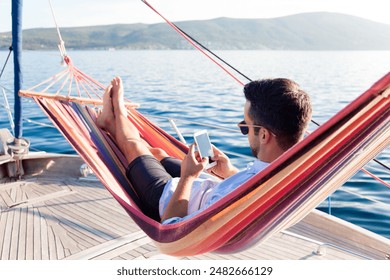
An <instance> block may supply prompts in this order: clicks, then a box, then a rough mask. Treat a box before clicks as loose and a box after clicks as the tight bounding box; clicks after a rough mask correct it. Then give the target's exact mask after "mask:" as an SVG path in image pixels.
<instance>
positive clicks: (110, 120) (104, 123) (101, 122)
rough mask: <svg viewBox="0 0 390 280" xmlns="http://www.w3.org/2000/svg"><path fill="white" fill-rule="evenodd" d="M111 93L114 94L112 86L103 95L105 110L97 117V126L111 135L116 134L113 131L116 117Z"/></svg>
mask: <svg viewBox="0 0 390 280" xmlns="http://www.w3.org/2000/svg"><path fill="white" fill-rule="evenodd" d="M111 93H112V85H111V84H110V85H109V86H108V87H107V88H106V91H105V92H104V95H103V109H102V111H101V112H100V114H99V116H98V117H97V120H96V124H97V125H98V126H99V127H100V128H102V129H104V130H107V131H108V132H110V133H111V134H115V131H113V129H114V128H115V116H114V108H113V106H112V102H111Z"/></svg>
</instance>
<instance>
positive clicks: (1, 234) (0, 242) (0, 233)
mask: <svg viewBox="0 0 390 280" xmlns="http://www.w3.org/2000/svg"><path fill="white" fill-rule="evenodd" d="M7 220H8V212H2V213H1V220H0V238H1V239H0V258H1V259H2V260H6V257H5V255H4V257H3V250H5V249H4V246H6V244H5V242H6V240H5V236H6V229H7V227H6V225H7Z"/></svg>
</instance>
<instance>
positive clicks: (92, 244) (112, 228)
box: [0, 156, 390, 260]
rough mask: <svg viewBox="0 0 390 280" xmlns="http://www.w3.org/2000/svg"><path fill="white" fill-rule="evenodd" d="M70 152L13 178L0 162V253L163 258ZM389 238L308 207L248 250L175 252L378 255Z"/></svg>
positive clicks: (271, 256) (32, 162)
mask: <svg viewBox="0 0 390 280" xmlns="http://www.w3.org/2000/svg"><path fill="white" fill-rule="evenodd" d="M81 164H82V162H81V161H80V160H79V159H76V158H75V157H65V158H57V159H56V158H50V157H48V156H45V157H43V158H41V157H37V158H30V159H28V160H25V161H24V170H25V173H26V174H29V175H26V176H24V177H23V179H22V180H20V181H16V180H12V179H9V178H7V177H6V176H5V173H6V171H5V170H4V167H2V169H0V175H2V176H1V177H3V178H2V179H0V259H2V260H62V259H78V260H79V259H103V260H109V259H120V260H122V259H125V260H129V259H170V258H172V257H170V256H165V255H162V254H160V253H159V252H158V251H157V249H156V247H155V246H154V245H153V242H152V241H151V240H150V239H149V238H148V237H147V236H146V235H145V234H144V233H143V232H142V231H141V230H140V228H139V227H138V226H137V225H136V224H134V223H133V221H132V220H131V219H130V218H129V216H128V215H127V214H126V212H125V211H124V210H123V209H122V208H121V207H120V206H119V204H118V203H117V202H116V201H115V200H114V199H113V198H112V196H111V195H110V194H109V193H108V191H107V190H106V189H105V188H104V187H103V186H102V185H101V183H100V182H98V181H96V180H93V179H92V180H89V179H85V178H79V176H78V173H77V172H76V171H75V170H78V167H79V166H80V165H81ZM0 167H1V166H0ZM389 253H390V241H389V240H387V239H385V238H383V237H380V236H377V235H375V234H373V233H370V232H368V231H365V230H363V229H361V228H359V227H356V226H353V225H350V224H349V223H346V222H344V221H340V220H339V219H336V218H333V217H329V216H328V215H326V214H323V213H320V212H318V211H313V212H312V213H311V214H309V216H307V218H305V219H304V220H303V221H301V222H300V223H298V224H297V225H295V226H293V227H292V228H290V229H288V230H286V231H284V232H281V233H278V234H276V235H275V236H273V237H272V238H270V239H269V240H267V241H265V242H264V243H262V244H259V245H257V246H255V247H253V248H251V249H249V250H246V251H243V252H240V253H237V254H229V255H220V254H215V253H208V254H204V255H198V256H192V257H186V258H183V259H201V260H207V259H221V260H224V259H229V260H232V259H245V260H250V259H263V260H280V259H287V260H306V259H321V260H324V259H329V260H335V259H344V260H354V259H365V258H369V259H386V254H389Z"/></svg>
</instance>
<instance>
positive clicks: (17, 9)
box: [12, 0, 23, 139]
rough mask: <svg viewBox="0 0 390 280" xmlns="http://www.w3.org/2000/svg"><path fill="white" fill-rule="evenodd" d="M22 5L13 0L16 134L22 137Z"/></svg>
mask: <svg viewBox="0 0 390 280" xmlns="http://www.w3.org/2000/svg"><path fill="white" fill-rule="evenodd" d="M22 6H23V0H12V49H13V52H14V97H15V103H14V123H15V129H14V136H15V138H17V139H19V138H21V137H22V102H21V99H20V97H19V94H18V93H19V90H20V89H21V87H22V84H23V74H22V65H21V61H22Z"/></svg>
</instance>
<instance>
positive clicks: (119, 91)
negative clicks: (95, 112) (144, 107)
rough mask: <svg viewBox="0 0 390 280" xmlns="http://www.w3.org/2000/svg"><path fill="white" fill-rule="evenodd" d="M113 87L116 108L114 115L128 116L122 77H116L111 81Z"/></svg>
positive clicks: (113, 102)
mask: <svg viewBox="0 0 390 280" xmlns="http://www.w3.org/2000/svg"><path fill="white" fill-rule="evenodd" d="M111 85H112V105H113V107H114V114H115V115H118V114H121V115H124V116H127V109H126V107H125V101H124V91H123V83H122V79H121V78H120V77H115V78H114V79H113V80H112V81H111Z"/></svg>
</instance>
